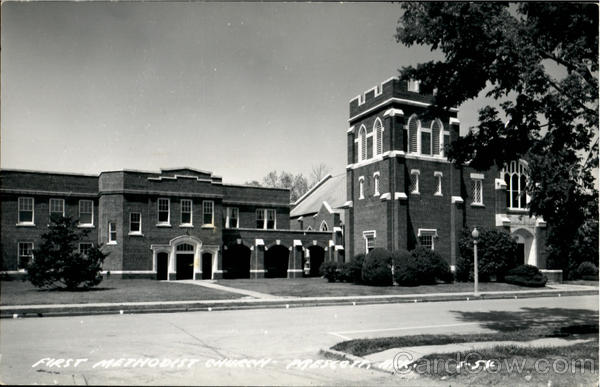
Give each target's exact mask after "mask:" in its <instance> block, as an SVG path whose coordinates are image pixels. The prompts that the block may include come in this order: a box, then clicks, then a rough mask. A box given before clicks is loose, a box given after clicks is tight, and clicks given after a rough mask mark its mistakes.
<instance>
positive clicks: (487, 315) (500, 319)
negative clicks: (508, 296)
mask: <svg viewBox="0 0 600 387" xmlns="http://www.w3.org/2000/svg"><path fill="white" fill-rule="evenodd" d="M452 313H455V314H456V315H458V318H460V319H461V320H462V321H465V322H478V323H480V324H481V326H482V327H483V328H487V329H491V330H495V331H498V332H510V331H516V330H522V329H525V328H530V329H536V328H538V329H539V328H542V329H543V328H548V334H551V333H552V332H553V330H555V332H556V334H557V335H560V332H562V331H563V330H566V331H565V332H563V333H567V332H571V331H573V332H578V333H579V332H580V333H598V312H597V311H594V310H589V309H567V308H531V307H526V308H521V309H520V310H519V311H494V310H492V311H489V312H465V311H452Z"/></svg>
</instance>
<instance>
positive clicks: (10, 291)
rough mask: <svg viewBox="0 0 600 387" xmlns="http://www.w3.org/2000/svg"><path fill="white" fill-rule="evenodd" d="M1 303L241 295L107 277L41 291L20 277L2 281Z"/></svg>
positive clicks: (174, 299)
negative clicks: (83, 286)
mask: <svg viewBox="0 0 600 387" xmlns="http://www.w3.org/2000/svg"><path fill="white" fill-rule="evenodd" d="M0 287H1V293H0V304H1V305H35V304H88V303H94V302H134V301H196V300H221V299H233V298H240V297H242V296H241V295H239V294H234V293H228V292H222V291H218V290H213V289H209V288H205V287H202V286H195V285H189V284H181V283H176V282H162V281H156V280H148V279H104V281H102V282H101V283H100V285H98V287H96V288H92V289H91V290H89V291H75V292H69V291H65V290H40V289H38V288H36V287H34V286H33V285H31V284H30V283H29V282H23V281H21V280H13V281H0Z"/></svg>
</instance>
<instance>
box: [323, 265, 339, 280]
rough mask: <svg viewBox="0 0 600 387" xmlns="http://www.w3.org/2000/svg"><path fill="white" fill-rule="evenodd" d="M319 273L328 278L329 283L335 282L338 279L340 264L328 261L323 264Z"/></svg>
mask: <svg viewBox="0 0 600 387" xmlns="http://www.w3.org/2000/svg"><path fill="white" fill-rule="evenodd" d="M319 273H320V274H321V275H322V276H323V277H325V278H327V281H328V282H335V281H336V280H337V278H338V264H337V262H333V261H326V262H323V263H322V264H321V267H320V268H319Z"/></svg>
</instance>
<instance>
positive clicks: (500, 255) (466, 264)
mask: <svg viewBox="0 0 600 387" xmlns="http://www.w3.org/2000/svg"><path fill="white" fill-rule="evenodd" d="M458 248H459V251H460V257H459V259H457V262H456V278H457V280H459V281H471V280H472V279H473V238H472V237H471V230H468V229H465V230H463V235H462V237H461V238H460V240H459V241H458ZM477 259H478V272H479V280H480V281H481V282H486V281H489V280H490V279H491V278H492V277H494V276H495V277H496V280H497V281H502V280H503V278H504V275H505V274H506V273H507V271H508V270H510V269H512V268H514V267H515V266H517V265H518V262H517V242H515V240H514V239H512V237H511V236H510V234H508V233H507V232H504V231H500V230H487V229H481V230H479V240H478V243H477Z"/></svg>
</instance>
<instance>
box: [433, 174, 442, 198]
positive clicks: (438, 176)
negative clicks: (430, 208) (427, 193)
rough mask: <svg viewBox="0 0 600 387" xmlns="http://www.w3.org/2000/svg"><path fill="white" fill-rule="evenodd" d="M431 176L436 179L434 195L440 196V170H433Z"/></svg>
mask: <svg viewBox="0 0 600 387" xmlns="http://www.w3.org/2000/svg"><path fill="white" fill-rule="evenodd" d="M433 176H434V178H435V181H436V188H435V193H434V195H437V196H442V172H434V173H433Z"/></svg>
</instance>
